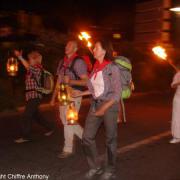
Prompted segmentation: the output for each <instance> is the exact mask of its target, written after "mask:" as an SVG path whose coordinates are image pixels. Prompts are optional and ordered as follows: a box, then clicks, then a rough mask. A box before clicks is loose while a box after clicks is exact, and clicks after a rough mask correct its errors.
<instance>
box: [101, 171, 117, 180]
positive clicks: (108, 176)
mask: <svg viewBox="0 0 180 180" xmlns="http://www.w3.org/2000/svg"><path fill="white" fill-rule="evenodd" d="M115 178H116V175H115V174H114V173H112V172H104V173H103V174H102V175H101V177H100V180H112V179H115Z"/></svg>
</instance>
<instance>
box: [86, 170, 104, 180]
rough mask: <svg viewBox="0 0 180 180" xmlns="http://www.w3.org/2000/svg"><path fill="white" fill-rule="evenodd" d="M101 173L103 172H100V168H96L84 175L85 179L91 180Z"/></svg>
mask: <svg viewBox="0 0 180 180" xmlns="http://www.w3.org/2000/svg"><path fill="white" fill-rule="evenodd" d="M102 173H103V170H102V168H100V167H99V168H96V169H90V170H89V171H88V172H87V173H86V175H85V178H86V179H92V178H94V177H95V176H97V175H101V174H102Z"/></svg>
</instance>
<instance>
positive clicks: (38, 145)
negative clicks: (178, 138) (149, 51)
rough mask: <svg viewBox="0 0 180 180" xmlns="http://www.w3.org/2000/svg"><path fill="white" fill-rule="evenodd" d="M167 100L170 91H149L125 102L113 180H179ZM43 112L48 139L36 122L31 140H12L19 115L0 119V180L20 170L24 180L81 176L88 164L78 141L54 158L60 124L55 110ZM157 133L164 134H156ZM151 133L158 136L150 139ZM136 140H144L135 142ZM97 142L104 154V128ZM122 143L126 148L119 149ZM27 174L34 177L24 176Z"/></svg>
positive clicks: (179, 158) (178, 148)
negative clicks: (66, 154)
mask: <svg viewBox="0 0 180 180" xmlns="http://www.w3.org/2000/svg"><path fill="white" fill-rule="evenodd" d="M171 101H172V96H171V95H167V94H163V95H160V94H151V95H136V96H134V97H133V98H132V99H130V100H128V102H126V107H127V121H128V122H127V124H125V125H124V124H120V125H119V139H118V150H119V152H120V153H119V155H118V163H117V179H118V180H180V144H177V145H171V144H169V140H170V138H171V136H170V135H169V132H168V131H169V130H170V121H171ZM88 108H89V101H88V100H85V101H84V103H83V107H82V109H81V112H80V120H81V124H82V125H83V124H84V120H85V117H86V113H87V112H88ZM42 111H43V113H44V116H45V117H46V118H48V120H49V121H54V123H55V124H56V131H55V133H54V134H53V135H52V136H51V137H44V136H43V133H44V130H43V129H42V128H41V127H39V126H37V125H36V124H35V125H34V126H33V139H34V141H33V142H31V143H27V144H22V145H16V144H14V143H13V139H14V138H15V137H17V136H18V135H19V133H20V115H16V116H8V117H3V118H0V179H3V177H2V175H6V178H5V179H8V178H7V175H8V174H13V175H16V174H21V175H25V176H26V179H35V180H38V179H43V180H45V179H46V178H45V176H44V175H48V176H49V178H48V179H49V180H84V179H85V178H83V175H84V173H85V172H86V171H87V170H88V166H87V164H86V160H85V157H84V155H83V150H82V147H81V142H80V140H78V139H75V145H76V146H75V147H76V154H75V155H74V156H72V157H70V158H68V159H63V160H62V159H58V158H57V154H58V153H59V152H60V151H61V149H62V147H63V128H62V125H61V123H58V122H59V120H58V108H56V109H53V108H45V109H42ZM162 133H166V134H167V135H166V136H163V137H161V134H162ZM152 136H155V137H157V139H156V138H155V139H154V138H153V139H151V137H152ZM144 140H145V141H144ZM151 140H152V141H151ZM139 142H143V143H142V144H141V143H140V144H141V145H139ZM97 146H98V148H99V154H100V155H103V154H104V153H105V138H104V129H103V127H102V128H101V129H100V131H99V134H98V136H97ZM124 147H125V149H126V151H122V149H123V148H124ZM126 147H127V148H126ZM28 174H29V175H34V176H31V178H30V177H29V178H27V176H28ZM35 175H39V176H38V177H36V176H35ZM4 177H5V176H4ZM12 179H20V178H15V177H14V178H12ZM96 179H98V178H96Z"/></svg>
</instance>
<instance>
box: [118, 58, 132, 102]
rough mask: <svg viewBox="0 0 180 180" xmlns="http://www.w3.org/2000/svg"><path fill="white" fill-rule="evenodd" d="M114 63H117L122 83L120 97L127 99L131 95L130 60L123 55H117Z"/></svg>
mask: <svg viewBox="0 0 180 180" xmlns="http://www.w3.org/2000/svg"><path fill="white" fill-rule="evenodd" d="M115 64H116V65H118V67H119V69H120V72H121V83H122V94H121V97H122V99H128V98H130V97H131V94H132V90H133V82H132V74H131V72H132V64H131V61H130V60H129V59H128V58H126V57H124V56H117V57H116V58H115Z"/></svg>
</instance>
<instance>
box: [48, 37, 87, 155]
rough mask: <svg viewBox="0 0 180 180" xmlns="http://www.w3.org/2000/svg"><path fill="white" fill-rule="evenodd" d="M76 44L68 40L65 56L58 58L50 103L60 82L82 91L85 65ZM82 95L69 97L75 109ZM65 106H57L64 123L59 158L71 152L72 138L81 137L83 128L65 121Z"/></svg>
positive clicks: (85, 70)
mask: <svg viewBox="0 0 180 180" xmlns="http://www.w3.org/2000/svg"><path fill="white" fill-rule="evenodd" d="M77 51H78V44H77V42H76V41H75V40H69V41H68V42H67V44H66V47H65V57H64V59H63V60H60V62H59V66H58V68H57V76H58V80H57V83H56V88H55V91H54V93H53V96H52V100H51V105H53V104H54V102H55V98H56V96H57V93H58V86H59V84H60V83H66V84H68V86H70V87H71V88H72V89H73V91H82V90H83V86H86V81H87V79H88V72H87V65H86V63H85V61H84V60H83V59H82V58H81V57H79V56H78V54H77ZM81 100H82V97H78V98H71V101H74V104H75V108H76V110H77V111H79V110H80V107H81ZM67 108H68V107H67V106H62V105H60V106H59V111H60V119H61V121H62V124H63V125H64V139H65V141H64V148H63V152H62V153H61V154H60V155H59V156H58V157H59V158H67V157H69V156H71V155H72V153H73V140H74V136H75V135H76V136H77V137H78V138H80V139H82V133H83V128H82V127H81V126H80V125H79V124H77V125H73V126H72V125H69V124H68V122H67V115H66V113H67Z"/></svg>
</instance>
